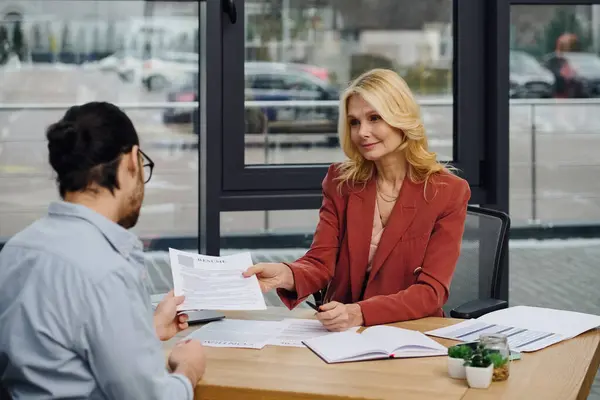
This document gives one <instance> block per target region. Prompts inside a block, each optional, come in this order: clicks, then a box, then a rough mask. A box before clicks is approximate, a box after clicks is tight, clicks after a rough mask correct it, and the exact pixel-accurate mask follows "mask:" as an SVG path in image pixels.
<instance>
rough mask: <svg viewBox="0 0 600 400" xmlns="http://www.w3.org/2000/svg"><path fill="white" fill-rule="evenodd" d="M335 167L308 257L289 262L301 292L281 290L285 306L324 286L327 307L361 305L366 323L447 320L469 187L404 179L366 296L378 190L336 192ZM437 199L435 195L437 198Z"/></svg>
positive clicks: (371, 185)
mask: <svg viewBox="0 0 600 400" xmlns="http://www.w3.org/2000/svg"><path fill="white" fill-rule="evenodd" d="M336 171H337V170H336V165H335V164H334V165H332V166H330V167H329V171H328V172H327V175H326V177H325V179H324V180H323V203H322V206H321V209H320V211H319V223H318V225H317V229H316V231H315V234H314V238H313V242H312V245H311V247H310V249H309V250H308V252H307V253H306V254H305V255H304V256H303V257H302V258H300V259H298V260H297V261H295V262H292V263H286V264H287V265H288V266H289V267H290V268H291V270H292V273H293V275H294V280H295V285H296V291H295V292H289V291H286V290H283V289H278V294H279V296H280V298H281V299H282V301H283V302H284V304H285V305H286V306H287V307H288V308H290V309H291V308H294V307H296V306H297V305H298V304H299V303H301V302H302V301H303V300H304V299H305V298H306V297H308V296H310V295H311V294H313V293H314V292H317V291H318V290H320V289H323V288H326V287H327V292H326V295H325V301H338V302H340V303H344V304H348V303H358V304H360V306H361V309H362V313H363V318H364V325H365V326H371V325H378V324H385V323H391V322H398V321H404V320H410V319H417V318H422V317H427V316H443V315H444V314H443V312H442V309H441V307H442V306H443V305H444V303H445V302H446V301H447V299H448V292H449V287H450V282H451V280H452V275H453V274H454V269H455V267H456V263H457V260H458V257H459V254H460V247H461V242H462V235H463V231H464V224H465V218H466V213H467V203H468V201H469V199H470V197H471V190H470V188H469V185H468V183H467V182H466V181H465V180H463V179H461V178H459V177H457V176H454V175H452V174H450V173H447V172H443V173H440V174H438V175H436V176H435V178H434V181H433V182H430V183H428V184H427V200H426V199H425V197H424V184H423V183H414V182H412V181H410V179H408V178H407V179H405V180H404V183H403V185H402V188H401V189H400V194H399V197H398V199H397V200H396V204H395V205H394V208H393V210H392V213H391V215H390V217H389V220H388V223H387V225H386V228H385V230H384V232H383V234H382V237H381V240H380V242H379V246H378V248H377V250H376V252H375V254H374V256H373V261H372V265H371V273H370V274H369V277H368V281H367V283H366V287H365V289H364V294H363V296H362V298H361V292H362V291H363V284H364V281H365V277H366V274H367V263H368V255H369V246H370V242H371V233H372V228H373V215H374V212H375V201H376V195H377V193H376V184H375V180H374V179H371V180H370V181H369V182H368V183H367V185H366V186H365V187H364V188H363V187H362V186H361V187H360V188H357V189H350V188H347V185H344V187H343V189H342V191H341V192H340V191H339V190H338V187H337V186H338V181H337V180H335V177H336V175H337V172H336ZM434 194H435V196H434Z"/></svg>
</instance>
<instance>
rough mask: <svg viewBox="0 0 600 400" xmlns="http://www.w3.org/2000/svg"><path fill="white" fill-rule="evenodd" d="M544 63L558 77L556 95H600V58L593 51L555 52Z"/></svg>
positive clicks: (576, 96)
mask: <svg viewBox="0 0 600 400" xmlns="http://www.w3.org/2000/svg"><path fill="white" fill-rule="evenodd" d="M543 64H544V65H545V66H546V67H547V68H548V69H549V70H550V71H551V72H552V73H553V74H554V76H555V78H556V97H566V98H587V97H599V96H600V58H599V57H598V56H597V55H595V54H593V53H579V52H554V53H550V54H548V55H546V56H545V57H544V58H543Z"/></svg>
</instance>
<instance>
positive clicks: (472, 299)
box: [313, 206, 510, 319]
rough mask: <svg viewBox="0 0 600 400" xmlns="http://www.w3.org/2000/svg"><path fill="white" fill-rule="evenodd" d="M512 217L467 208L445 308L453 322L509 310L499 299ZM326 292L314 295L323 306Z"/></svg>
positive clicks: (473, 207) (486, 210) (505, 302)
mask: <svg viewBox="0 0 600 400" xmlns="http://www.w3.org/2000/svg"><path fill="white" fill-rule="evenodd" d="M509 228H510V217H509V216H508V215H507V214H506V213H503V212H500V211H495V210H490V209H486V208H480V207H476V206H468V208H467V219H466V221H465V232H464V234H463V242H462V248H461V254H460V257H459V259H458V263H457V265H456V271H455V272H454V277H453V279H452V284H451V285H450V297H449V298H448V301H447V302H446V304H445V305H444V307H443V310H444V313H445V314H446V315H448V314H450V316H451V317H453V318H465V319H470V318H477V317H480V316H482V315H484V314H487V313H490V312H492V311H496V310H500V309H503V308H507V307H508V302H507V301H505V300H500V299H499V289H500V279H501V277H502V275H503V272H504V271H503V270H502V268H503V266H504V264H503V262H502V261H503V257H504V250H505V248H506V246H507V243H508V230H509ZM324 296H325V289H323V290H321V291H319V292H317V293H315V294H313V297H314V298H315V301H316V302H317V303H319V304H320V303H322V301H323V299H324Z"/></svg>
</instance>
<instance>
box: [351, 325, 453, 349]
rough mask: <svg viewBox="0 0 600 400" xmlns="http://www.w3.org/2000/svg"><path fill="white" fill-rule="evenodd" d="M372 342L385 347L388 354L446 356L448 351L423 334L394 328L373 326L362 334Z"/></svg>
mask: <svg viewBox="0 0 600 400" xmlns="http://www.w3.org/2000/svg"><path fill="white" fill-rule="evenodd" d="M362 335H363V336H366V337H368V338H369V341H370V342H373V343H378V344H379V345H380V346H384V347H385V350H386V352H387V353H388V354H392V353H399V354H400V355H401V354H402V352H403V351H407V352H408V353H410V354H416V353H422V354H424V355H437V354H439V355H444V354H447V352H448V349H447V348H446V347H445V346H442V345H441V344H439V343H438V342H436V341H435V340H433V339H431V338H428V337H427V336H425V335H424V334H423V333H421V332H418V331H413V330H410V329H403V328H396V327H393V326H384V325H381V326H373V327H370V328H367V329H365V330H364V331H363V333H362Z"/></svg>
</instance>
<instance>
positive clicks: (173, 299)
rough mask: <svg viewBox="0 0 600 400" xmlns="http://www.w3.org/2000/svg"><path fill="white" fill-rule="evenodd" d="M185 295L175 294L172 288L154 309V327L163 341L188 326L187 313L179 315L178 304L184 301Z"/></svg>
mask: <svg viewBox="0 0 600 400" xmlns="http://www.w3.org/2000/svg"><path fill="white" fill-rule="evenodd" d="M183 300H184V297H183V296H175V295H174V294H173V291H172V290H171V291H170V292H169V293H168V294H167V295H166V296H165V297H164V298H163V299H162V300H161V302H160V303H159V304H158V306H157V307H156V310H155V311H154V329H155V330H156V335H157V336H158V338H159V339H160V340H162V341H165V340H169V339H171V338H172V337H173V336H175V335H176V334H177V333H179V332H181V331H182V330H184V329H187V327H188V323H187V321H188V316H187V314H179V315H177V306H178V305H180V304H181V303H183Z"/></svg>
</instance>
